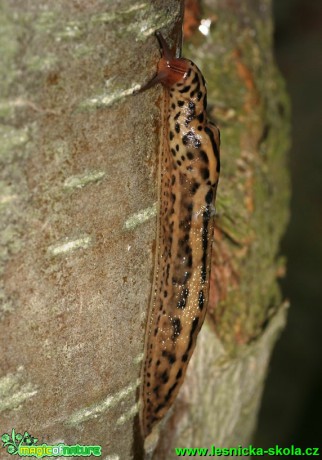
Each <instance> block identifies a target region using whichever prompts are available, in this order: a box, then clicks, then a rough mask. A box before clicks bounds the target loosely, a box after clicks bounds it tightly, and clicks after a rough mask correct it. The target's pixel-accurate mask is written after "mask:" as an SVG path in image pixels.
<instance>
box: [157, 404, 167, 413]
mask: <svg viewBox="0 0 322 460" xmlns="http://www.w3.org/2000/svg"><path fill="white" fill-rule="evenodd" d="M164 407H165V406H164V404H159V405H158V406H157V407H156V409H155V412H159V411H160V410H161V409H163V408H164Z"/></svg>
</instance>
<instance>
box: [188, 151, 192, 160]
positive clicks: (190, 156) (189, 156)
mask: <svg viewBox="0 0 322 460" xmlns="http://www.w3.org/2000/svg"><path fill="white" fill-rule="evenodd" d="M187 157H188V159H189V160H193V158H194V154H193V153H192V152H188V153H187Z"/></svg>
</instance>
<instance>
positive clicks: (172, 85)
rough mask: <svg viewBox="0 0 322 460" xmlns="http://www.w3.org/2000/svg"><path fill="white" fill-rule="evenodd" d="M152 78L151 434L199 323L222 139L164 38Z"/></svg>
mask: <svg viewBox="0 0 322 460" xmlns="http://www.w3.org/2000/svg"><path fill="white" fill-rule="evenodd" d="M157 38H158V40H159V42H160V46H161V49H162V57H161V59H160V61H159V63H158V69H157V74H156V76H155V77H154V78H153V79H152V80H151V81H150V82H149V83H148V84H147V85H146V86H145V87H144V89H146V88H149V87H151V86H152V85H154V84H157V83H161V84H162V85H164V87H165V88H166V91H165V93H164V97H165V121H164V127H163V141H162V149H161V150H162V151H161V159H160V174H161V177H160V187H159V210H158V229H157V244H156V255H155V270H154V281H153V287H152V293H151V305H150V309H149V312H150V313H149V317H148V322H147V330H146V339H145V351H144V360H143V367H142V384H141V396H140V398H141V401H140V402H141V409H140V423H141V431H142V435H143V437H146V436H148V435H149V433H150V432H151V431H152V428H153V427H154V425H156V424H157V423H158V422H159V421H160V420H161V419H162V418H163V417H164V415H165V414H166V412H167V411H168V409H169V408H170V407H171V405H172V404H173V402H174V400H175V398H176V396H177V394H178V392H179V389H180V387H181V385H182V383H183V380H184V377H185V373H186V370H187V366H188V363H189V360H190V358H191V355H192V353H193V350H194V348H195V345H196V340H197V335H198V333H199V331H200V328H201V326H202V324H203V322H204V319H205V315H206V311H207V303H208V291H209V271H210V260H211V247H212V239H213V230H214V219H213V215H214V201H215V195H216V189H217V184H218V178H219V170H220V160H219V144H220V135H219V130H218V128H217V127H216V126H215V125H214V124H212V123H209V122H208V121H207V115H206V107H207V92H206V86H205V80H204V77H203V76H202V73H201V72H200V70H199V69H198V67H197V66H196V65H195V64H194V63H193V62H192V61H190V60H188V59H183V58H176V57H175V55H174V53H173V52H172V51H171V50H170V49H169V48H168V46H167V43H166V42H165V40H164V38H163V36H162V35H161V34H160V33H157Z"/></svg>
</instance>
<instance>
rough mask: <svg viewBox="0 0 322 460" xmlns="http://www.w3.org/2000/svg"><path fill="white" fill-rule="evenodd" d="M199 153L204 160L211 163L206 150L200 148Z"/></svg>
mask: <svg viewBox="0 0 322 460" xmlns="http://www.w3.org/2000/svg"><path fill="white" fill-rule="evenodd" d="M199 155H200V158H201V159H202V161H204V162H205V163H207V164H208V163H209V159H208V155H207V154H206V152H204V151H203V150H200V153H199Z"/></svg>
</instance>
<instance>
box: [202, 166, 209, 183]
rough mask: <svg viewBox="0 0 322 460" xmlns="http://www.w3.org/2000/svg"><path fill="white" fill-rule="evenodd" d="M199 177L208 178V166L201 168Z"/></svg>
mask: <svg viewBox="0 0 322 460" xmlns="http://www.w3.org/2000/svg"><path fill="white" fill-rule="evenodd" d="M200 174H201V177H202V178H203V179H204V180H206V179H208V178H209V169H208V168H201V170H200Z"/></svg>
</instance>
